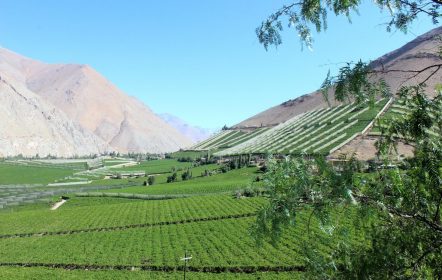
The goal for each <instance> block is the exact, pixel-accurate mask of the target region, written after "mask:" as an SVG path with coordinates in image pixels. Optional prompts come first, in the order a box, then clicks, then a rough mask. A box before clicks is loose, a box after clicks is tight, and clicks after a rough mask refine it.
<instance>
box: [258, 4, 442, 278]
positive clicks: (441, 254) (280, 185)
mask: <svg viewBox="0 0 442 280" xmlns="http://www.w3.org/2000/svg"><path fill="white" fill-rule="evenodd" d="M360 3H361V2H360V1H352V0H350V1H345V0H337V1H319V0H306V1H300V2H296V3H293V4H291V5H287V6H284V7H282V8H281V9H280V10H278V11H276V12H275V13H274V14H272V15H271V16H270V17H269V18H268V19H266V20H265V21H264V22H263V23H262V24H261V26H260V27H258V28H257V35H258V38H259V40H260V42H261V43H262V44H263V45H264V47H265V48H266V49H267V48H268V47H269V46H270V45H275V46H277V45H279V44H281V43H282V40H281V34H280V31H282V29H283V21H284V20H286V21H287V22H288V26H290V27H294V28H295V30H296V31H297V32H298V34H299V35H300V38H301V41H302V42H303V43H304V44H305V45H307V46H310V45H311V44H312V40H311V28H315V29H316V30H317V31H321V30H323V29H324V28H326V27H327V14H328V13H329V12H333V13H335V14H336V15H345V16H347V17H349V16H350V13H351V11H352V10H356V9H357V8H358V7H359V5H360ZM375 4H376V5H378V6H379V7H380V8H381V9H388V10H389V11H390V13H391V20H390V21H389V22H388V24H387V30H388V31H389V30H391V28H397V29H400V30H402V31H406V30H407V27H408V26H409V25H410V24H411V23H412V22H413V20H415V19H416V18H417V17H418V15H421V14H422V15H427V16H429V17H431V18H432V20H433V22H434V23H435V24H436V23H437V21H438V19H439V18H440V13H439V10H440V7H441V5H442V2H440V1H438V0H433V1H431V0H429V1H406V0H405V1H404V0H397V1H390V0H387V1H383V0H375ZM441 67H442V65H435V66H434V67H433V71H431V72H430V73H429V74H428V77H430V76H432V75H434V74H435V73H436V72H437V71H439V70H440V69H441ZM412 71H415V72H416V73H419V74H420V73H423V71H424V70H423V69H414V70H412ZM372 74H379V73H375V71H374V70H373V69H370V67H369V65H368V64H366V63H362V62H359V63H356V64H349V65H347V66H345V67H343V68H342V69H341V70H340V73H339V74H338V75H337V76H336V77H331V76H328V77H327V78H326V80H325V82H324V85H323V89H324V91H327V90H328V89H330V88H333V89H334V90H335V98H336V99H338V100H340V101H342V100H347V99H351V100H354V101H356V102H359V103H367V106H369V104H370V102H368V101H370V100H374V98H376V97H377V96H379V95H386V94H389V92H388V87H387V86H386V85H385V82H383V81H382V80H381V79H380V80H377V81H373V79H372V77H370V75H372ZM428 77H427V78H428ZM426 80H427V79H424V80H423V81H422V82H421V83H420V84H417V85H413V86H407V87H402V88H400V90H399V92H397V93H394V94H393V96H397V97H399V98H400V99H401V100H403V102H404V106H406V107H408V112H409V113H408V114H405V115H403V116H401V117H398V118H396V119H393V120H389V122H388V123H385V124H384V125H382V126H381V127H382V135H381V137H380V138H379V140H378V142H377V149H378V156H379V160H381V161H382V166H381V168H377V169H376V170H375V172H372V173H370V174H365V175H364V174H361V173H360V163H359V162H358V161H357V160H356V159H354V158H352V157H349V158H343V162H344V163H343V164H342V166H341V167H340V168H339V169H336V168H335V167H334V166H333V165H332V164H331V163H329V162H327V161H326V160H325V159H324V158H315V159H313V160H312V159H308V158H307V157H300V158H286V159H285V160H282V161H281V160H276V159H269V162H268V164H267V167H268V171H267V173H266V175H265V182H266V184H267V186H268V193H269V195H270V198H269V203H268V205H266V206H264V207H263V208H262V209H261V210H260V212H259V214H258V218H257V221H256V223H255V224H254V226H253V228H252V232H253V234H254V236H255V237H256V239H257V241H259V242H263V241H265V240H269V241H271V242H273V243H274V244H278V240H279V238H280V236H281V234H282V233H283V232H284V230H285V229H286V228H287V227H290V226H297V225H298V224H299V221H298V220H299V213H301V212H309V218H308V219H307V223H308V226H307V228H309V229H310V228H311V227H312V226H311V224H315V225H318V226H319V227H320V228H321V229H322V231H323V232H325V233H327V236H329V239H328V241H327V242H329V243H328V244H327V245H328V246H330V247H331V248H332V250H330V251H327V250H325V251H324V250H319V247H321V246H323V244H320V243H321V240H324V239H319V238H318V239H314V237H312V241H313V242H310V243H308V244H303V249H304V250H303V252H304V259H305V265H306V271H307V275H308V276H311V277H312V278H344V279H348V278H362V279H364V278H365V279H385V278H405V279H416V278H421V279H428V278H430V279H431V278H434V279H437V278H440V277H441V275H442V214H441V212H442V209H441V208H442V86H437V87H436V89H435V90H436V91H437V94H436V97H435V98H433V99H430V98H429V97H428V96H426V94H425V92H424V89H425V82H426ZM400 141H402V142H406V143H408V144H409V145H411V146H413V150H414V154H413V157H412V158H409V159H408V160H406V161H405V162H402V163H398V162H393V161H392V160H391V159H392V157H391V154H392V153H393V152H394V151H395V148H396V146H397V144H398V143H399V142H400ZM343 220H345V221H347V222H342V221H343ZM348 221H352V222H353V223H349V222H348ZM355 228H357V229H359V234H357V235H358V238H359V239H358V241H355V240H354V238H349V236H352V234H349V232H352V231H354V230H355ZM307 234H309V236H310V235H312V236H315V234H316V233H315V232H314V231H311V230H308V233H307ZM353 236H354V235H353Z"/></svg>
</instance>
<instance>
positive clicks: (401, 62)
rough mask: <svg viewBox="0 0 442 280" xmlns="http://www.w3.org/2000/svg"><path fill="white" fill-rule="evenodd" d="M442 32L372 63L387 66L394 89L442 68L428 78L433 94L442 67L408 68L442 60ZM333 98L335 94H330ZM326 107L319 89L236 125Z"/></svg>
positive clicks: (285, 117)
mask: <svg viewBox="0 0 442 280" xmlns="http://www.w3.org/2000/svg"><path fill="white" fill-rule="evenodd" d="M441 35H442V27H438V28H435V29H433V30H431V31H429V32H427V33H425V34H423V35H421V36H419V37H417V38H416V39H414V40H413V41H411V42H409V43H407V44H406V45H404V46H402V47H401V48H399V49H397V50H395V51H392V52H390V53H388V54H386V55H384V56H382V57H380V58H378V59H376V60H375V61H373V62H372V63H371V66H372V67H373V68H375V69H384V71H385V72H386V73H385V74H383V75H382V77H383V78H384V79H385V80H386V81H387V83H388V84H389V85H390V87H391V90H392V92H395V91H396V90H397V89H398V88H399V87H400V86H401V85H407V84H416V83H417V82H421V81H423V79H424V78H425V77H427V76H428V75H429V74H431V73H432V72H433V71H434V70H438V71H437V72H436V73H435V74H434V75H433V76H432V77H431V79H429V80H428V81H427V82H426V83H427V85H428V87H427V89H428V94H429V95H432V94H433V93H434V90H433V89H434V85H435V84H436V83H438V82H439V83H440V82H441V81H442V70H440V69H437V68H431V69H428V70H427V71H425V72H424V73H422V74H421V75H419V76H417V77H415V78H412V77H413V75H414V73H411V72H408V73H407V72H406V71H408V70H420V69H425V68H426V67H428V66H430V65H434V64H438V63H439V64H440V63H442V59H441V58H440V56H438V55H437V53H438V51H439V45H440V44H441V43H442V42H441V39H440V38H439V36H441ZM388 70H401V71H402V72H401V71H390V72H388ZM330 100H333V98H330ZM333 105H335V104H333ZM324 107H327V103H326V102H325V101H324V99H323V97H322V94H321V93H320V92H318V91H316V92H313V93H311V94H306V95H303V96H300V97H298V98H295V99H293V100H289V101H286V102H284V103H282V104H280V105H278V106H275V107H272V108H269V109H267V110H266V111H263V112H261V113H259V114H257V115H255V116H252V117H250V118H248V119H246V120H244V121H242V122H240V123H239V124H237V125H235V126H234V127H236V128H241V127H259V126H273V125H276V124H279V123H282V122H284V121H286V120H288V119H291V118H292V117H294V116H296V115H299V114H301V113H304V112H307V111H311V110H316V109H319V108H324Z"/></svg>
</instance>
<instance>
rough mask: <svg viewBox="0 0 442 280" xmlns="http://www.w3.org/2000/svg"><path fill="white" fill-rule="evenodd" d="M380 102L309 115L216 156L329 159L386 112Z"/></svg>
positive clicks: (272, 129) (384, 101) (383, 103)
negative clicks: (324, 157)
mask: <svg viewBox="0 0 442 280" xmlns="http://www.w3.org/2000/svg"><path fill="white" fill-rule="evenodd" d="M388 102H390V101H389V100H386V99H381V100H379V101H377V102H376V104H375V105H374V106H373V107H372V108H370V107H367V106H360V105H356V104H353V103H352V104H346V105H341V106H337V107H332V108H326V109H320V110H315V111H310V112H307V113H304V114H301V115H299V116H295V117H294V118H292V119H290V120H288V121H286V122H284V123H281V124H279V125H278V126H276V127H274V128H271V129H269V130H267V131H265V132H264V133H262V134H260V135H258V136H256V137H253V138H251V139H249V140H248V141H245V142H243V143H241V144H238V145H236V146H233V147H231V148H228V149H225V150H222V151H220V152H217V153H215V156H228V155H241V154H266V153H273V154H302V153H307V154H321V155H327V154H329V153H331V152H333V151H334V150H336V149H337V148H339V147H341V146H342V145H344V144H345V143H348V142H349V141H350V140H352V139H353V138H355V137H356V136H358V135H360V134H361V133H362V132H364V131H365V130H366V129H368V128H369V127H370V126H371V125H372V124H373V120H374V119H375V117H376V116H377V115H378V114H380V113H381V112H383V110H385V109H386V107H387V105H388Z"/></svg>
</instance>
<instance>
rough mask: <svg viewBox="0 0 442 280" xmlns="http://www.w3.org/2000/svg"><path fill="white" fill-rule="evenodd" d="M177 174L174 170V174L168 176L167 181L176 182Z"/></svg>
mask: <svg viewBox="0 0 442 280" xmlns="http://www.w3.org/2000/svg"><path fill="white" fill-rule="evenodd" d="M176 179H177V174H176V172H174V173H173V174H172V175H170V176H167V183H172V182H176Z"/></svg>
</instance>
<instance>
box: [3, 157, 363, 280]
mask: <svg viewBox="0 0 442 280" xmlns="http://www.w3.org/2000/svg"><path fill="white" fill-rule="evenodd" d="M177 164H178V162H177V161H173V160H165V162H163V163H161V161H155V164H152V163H150V162H147V163H144V166H149V167H152V168H154V169H156V170H157V171H158V170H164V171H167V169H169V168H170V167H171V166H176V165H177ZM127 168H130V167H127ZM151 170H152V169H151ZM190 170H192V171H193V173H195V174H196V173H199V172H200V171H201V173H204V172H203V171H205V170H210V171H211V172H209V173H210V174H211V175H209V174H207V176H201V174H200V175H199V176H195V177H192V178H191V179H189V180H186V181H181V180H180V181H178V182H174V183H165V181H163V179H162V178H161V176H163V177H164V176H167V175H170V174H171V172H169V173H165V174H161V175H158V176H156V177H157V178H158V182H156V183H155V184H154V185H153V186H143V185H142V184H141V182H142V180H145V179H146V178H139V179H131V180H133V181H132V182H133V183H136V184H138V186H134V187H124V184H127V183H128V181H127V180H118V179H115V180H112V179H108V180H101V181H100V182H106V181H107V182H120V185H116V186H118V187H120V188H117V189H111V190H108V191H109V192H110V194H111V195H112V193H114V195H115V194H116V193H121V194H122V195H129V196H130V195H131V194H143V195H167V194H177V195H178V196H176V197H173V196H172V197H171V198H170V199H167V200H144V199H136V198H134V199H128V198H122V197H101V196H98V197H80V196H78V197H77V196H75V195H74V194H71V195H69V196H70V199H69V200H68V201H67V202H66V203H65V204H64V205H63V206H62V207H61V208H59V209H57V210H55V211H53V210H49V208H50V205H49V204H48V203H37V204H29V205H24V206H20V208H11V209H10V210H11V211H2V212H0V221H1V223H0V276H2V277H8V276H9V275H15V276H16V277H15V278H16V279H19V278H20V277H22V278H26V277H27V276H28V275H30V274H34V275H35V277H37V275H38V276H39V275H41V277H46V278H54V277H57V276H58V275H60V274H61V273H63V271H64V270H65V269H71V270H72V271H70V272H69V274H68V275H69V276H67V277H72V278H74V277H85V278H86V279H87V278H96V277H108V278H112V277H129V278H134V279H137V278H142V277H149V276H152V277H157V276H158V278H159V279H162V278H165V279H169V278H172V279H174V278H177V277H181V276H182V274H181V272H182V265H183V263H182V262H181V261H180V258H181V257H182V256H183V255H184V253H185V252H187V254H189V255H192V257H193V258H192V260H191V261H190V262H189V267H188V268H189V275H191V276H192V277H195V278H196V279H213V277H219V278H220V279H229V278H235V279H236V278H241V279H254V277H260V278H262V279H281V278H282V279H296V278H298V277H300V275H301V274H302V271H303V269H304V260H303V259H302V258H300V257H299V256H300V251H302V250H303V249H302V244H303V243H305V242H306V239H305V238H308V236H305V235H303V232H304V231H305V230H306V229H305V228H299V229H296V230H295V231H293V232H291V231H288V232H286V233H285V234H284V237H283V240H284V241H283V243H284V246H282V247H273V246H272V245H269V244H266V245H264V246H262V247H259V248H258V247H256V244H255V241H254V240H253V238H252V237H251V236H250V234H249V230H250V227H251V225H253V223H254V221H255V215H256V211H257V210H258V209H259V208H260V207H261V206H263V205H265V204H266V199H265V198H264V197H249V198H245V197H244V198H238V196H236V195H234V193H235V190H238V189H245V188H258V187H261V186H262V183H261V182H254V181H255V178H256V176H262V173H261V172H260V171H258V170H257V168H240V169H234V170H230V171H228V170H226V171H225V173H222V172H221V171H220V166H219V165H217V164H209V165H202V166H198V167H194V168H192V169H190ZM214 171H216V172H214ZM128 180H129V179H128ZM121 187H122V188H121ZM43 188H44V187H43ZM99 195H100V194H99ZM179 195H182V196H188V197H180V196H179ZM12 210H19V211H12ZM300 217H301V219H302V220H303V221H306V220H307V219H308V213H307V212H305V213H304V214H301V215H300ZM347 222H351V220H348V221H347ZM315 223H316V222H315ZM314 231H315V232H316V233H317V237H318V238H322V239H323V243H321V244H323V245H321V248H322V249H321V250H323V251H324V252H327V251H329V250H331V248H332V246H333V245H332V243H330V240H328V238H327V235H326V234H324V233H323V232H322V231H321V230H320V229H319V228H318V227H317V226H315V228H314ZM294 234H296V235H297V236H304V237H302V238H297V239H294V238H292V236H293V235H294ZM354 236H355V238H354V239H352V240H354V241H355V242H358V241H357V240H358V238H356V236H357V235H354ZM21 265H26V266H30V267H28V268H22V267H19V266H21ZM84 268H89V269H91V271H88V272H86V271H84ZM131 270H135V271H131ZM143 270H148V271H143ZM157 270H160V271H164V272H155V271H157ZM192 279H194V278H192ZM215 279H216V278H215Z"/></svg>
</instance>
